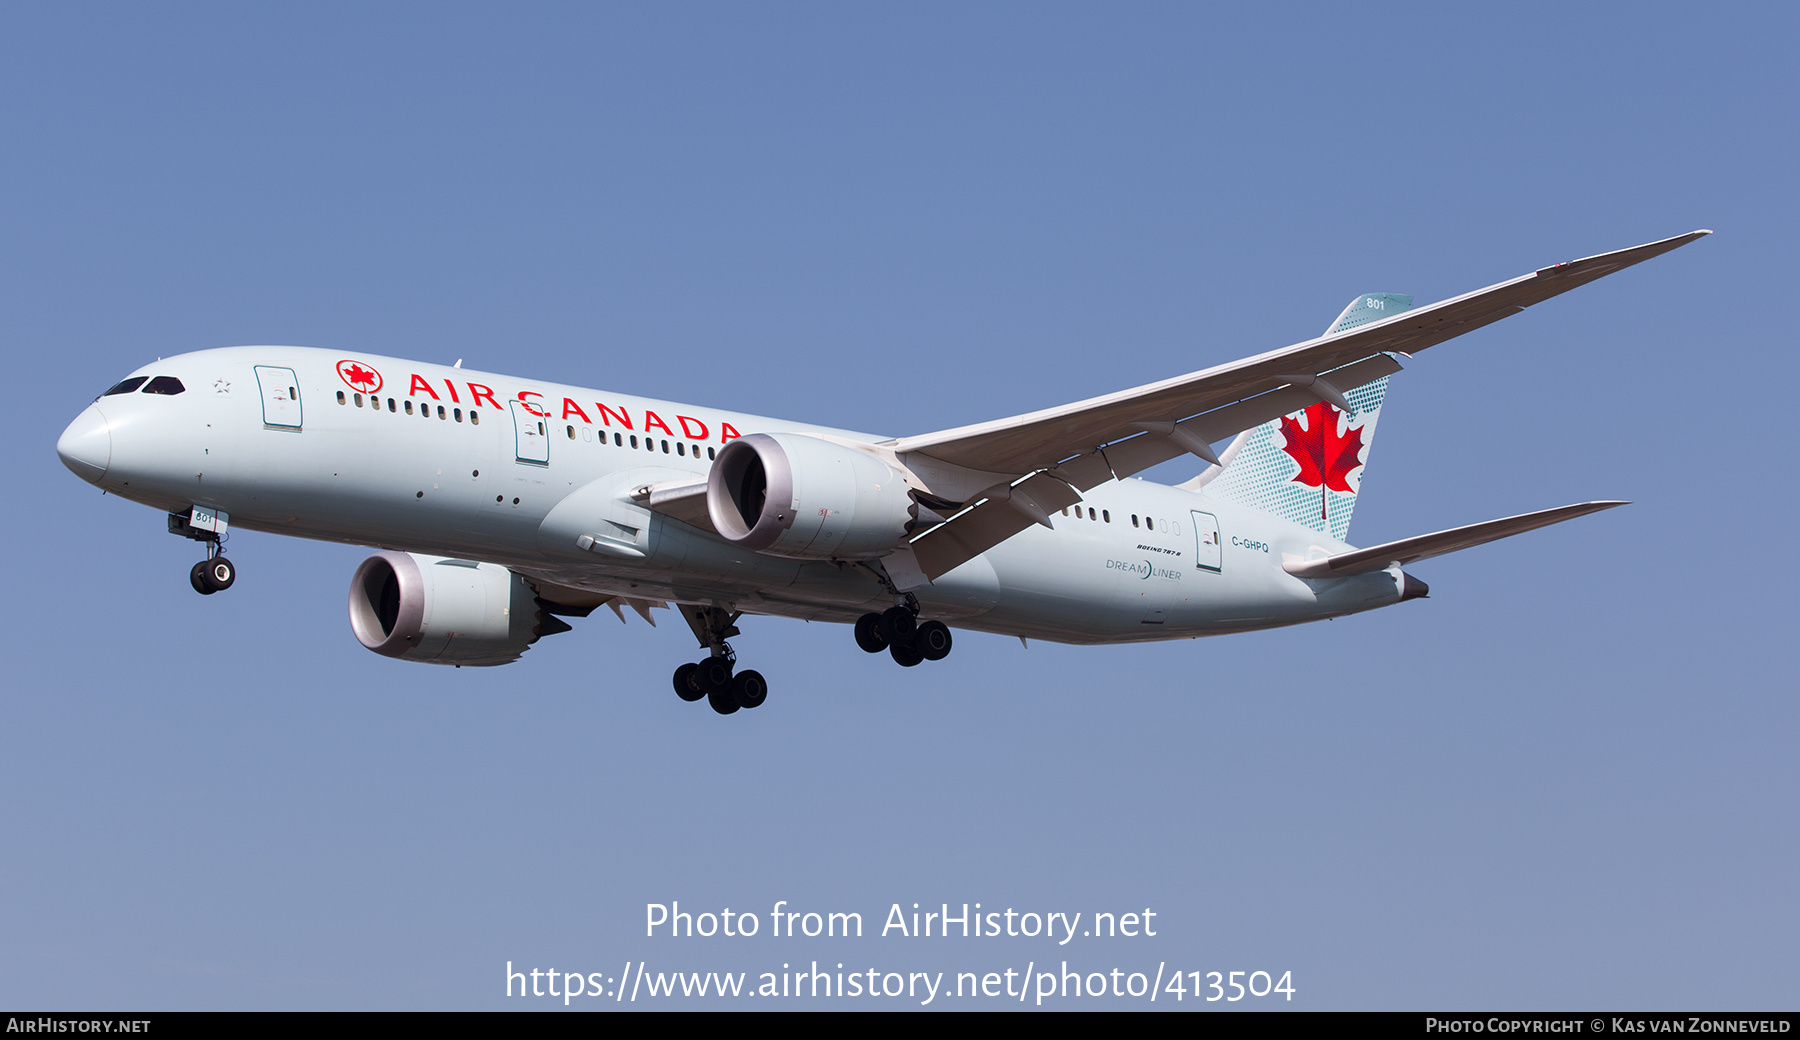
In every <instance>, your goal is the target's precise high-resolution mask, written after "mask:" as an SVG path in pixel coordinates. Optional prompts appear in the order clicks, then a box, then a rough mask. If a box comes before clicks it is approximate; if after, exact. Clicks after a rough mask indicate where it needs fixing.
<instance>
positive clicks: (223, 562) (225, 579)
mask: <svg viewBox="0 0 1800 1040" xmlns="http://www.w3.org/2000/svg"><path fill="white" fill-rule="evenodd" d="M201 580H202V581H204V582H206V584H207V585H209V586H211V587H212V590H213V591H214V592H224V591H225V590H226V589H228V588H231V583H232V582H234V581H236V580H237V568H236V567H234V566H232V564H231V561H230V560H227V559H226V558H225V557H223V556H215V557H213V558H212V559H210V560H208V561H206V573H205V574H204V575H203V576H202V578H201Z"/></svg>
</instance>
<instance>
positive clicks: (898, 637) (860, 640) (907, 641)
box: [856, 601, 951, 668]
mask: <svg viewBox="0 0 1800 1040" xmlns="http://www.w3.org/2000/svg"><path fill="white" fill-rule="evenodd" d="M950 644H951V638H950V629H949V627H948V626H946V625H945V624H944V623H943V622H942V621H926V622H924V623H920V621H919V612H918V608H917V607H916V606H914V605H913V603H912V602H910V601H909V602H908V603H907V604H906V605H904V606H898V607H889V608H888V609H887V610H885V611H883V612H881V613H879V614H864V615H863V616H862V617H860V618H857V619H856V645H857V646H860V647H862V648H863V650H864V651H866V652H868V653H871V654H878V653H880V652H882V651H883V650H886V651H887V652H888V655H889V656H890V657H892V658H893V659H894V663H895V664H897V665H899V666H900V667H902V668H911V667H912V666H914V665H916V664H918V663H919V662H920V661H942V660H943V659H944V658H946V657H948V656H950Z"/></svg>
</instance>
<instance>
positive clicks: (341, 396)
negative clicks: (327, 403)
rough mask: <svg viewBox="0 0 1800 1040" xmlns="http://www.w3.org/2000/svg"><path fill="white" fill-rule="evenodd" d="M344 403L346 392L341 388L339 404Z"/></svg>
mask: <svg viewBox="0 0 1800 1040" xmlns="http://www.w3.org/2000/svg"><path fill="white" fill-rule="evenodd" d="M343 403H344V392H343V391H342V390H339V391H338V404H343Z"/></svg>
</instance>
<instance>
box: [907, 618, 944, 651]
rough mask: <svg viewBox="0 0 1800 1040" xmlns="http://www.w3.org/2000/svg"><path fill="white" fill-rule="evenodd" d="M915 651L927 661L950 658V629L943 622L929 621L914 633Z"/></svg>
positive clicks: (913, 643)
mask: <svg viewBox="0 0 1800 1040" xmlns="http://www.w3.org/2000/svg"><path fill="white" fill-rule="evenodd" d="M912 645H913V649H915V650H917V651H918V652H919V656H921V657H923V658H925V660H927V661H942V660H943V659H944V658H946V657H948V656H950V629H949V628H948V627H946V626H945V625H944V623H943V622H942V621H927V622H925V623H924V624H923V625H920V626H919V630H918V631H917V632H914V633H913V641H912Z"/></svg>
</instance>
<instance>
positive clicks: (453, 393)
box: [444, 379, 462, 404]
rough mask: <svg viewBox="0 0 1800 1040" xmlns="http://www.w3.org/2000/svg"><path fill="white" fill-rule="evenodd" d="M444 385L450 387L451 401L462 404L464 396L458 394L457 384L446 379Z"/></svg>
mask: <svg viewBox="0 0 1800 1040" xmlns="http://www.w3.org/2000/svg"><path fill="white" fill-rule="evenodd" d="M444 385H445V386H446V387H448V388H449V389H450V403H451V404H462V398H460V397H458V396H456V384H455V383H452V382H451V381H450V380H448V379H446V380H444Z"/></svg>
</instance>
